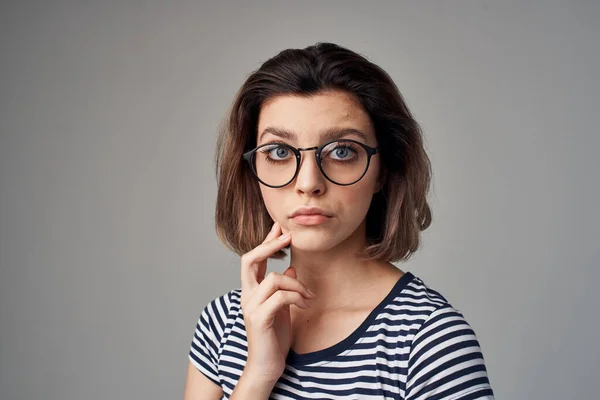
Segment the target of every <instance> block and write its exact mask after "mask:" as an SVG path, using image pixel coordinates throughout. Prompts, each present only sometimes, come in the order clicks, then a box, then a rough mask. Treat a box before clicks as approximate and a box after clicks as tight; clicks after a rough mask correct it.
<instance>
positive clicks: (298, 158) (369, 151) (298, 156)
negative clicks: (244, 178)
mask: <svg viewBox="0 0 600 400" xmlns="http://www.w3.org/2000/svg"><path fill="white" fill-rule="evenodd" d="M334 142H352V143H355V144H357V145H359V146H362V147H363V148H364V149H365V150H366V152H367V166H366V167H365V171H364V172H363V174H362V175H361V176H360V178H358V179H357V180H355V181H354V182H352V183H338V182H336V181H334V180H333V179H331V178H329V177H328V176H327V174H326V173H325V171H323V167H322V166H321V151H322V150H323V149H324V148H325V146H328V145H330V144H331V143H334ZM273 145H278V146H283V147H286V148H288V149H290V150H291V151H292V152H293V153H294V155H295V156H296V172H295V173H294V176H293V177H292V179H290V180H289V181H288V182H287V183H285V184H283V185H279V186H273V185H269V184H268V183H265V182H264V181H262V180H261V179H260V178H259V177H258V173H257V172H256V169H255V168H254V165H253V163H252V157H253V156H254V153H255V152H256V151H257V150H259V149H261V148H263V147H266V146H273ZM308 150H316V151H315V159H316V160H317V165H318V166H319V170H320V171H321V174H323V176H324V177H325V179H327V180H328V181H329V182H331V183H334V184H336V185H339V186H350V185H354V184H355V183H356V182H358V181H360V180H361V179H362V178H363V177H364V176H365V174H366V173H367V171H368V170H369V165H370V164H371V156H372V155H373V154H376V153H380V151H379V148H377V147H370V146H367V145H366V144H364V143H361V142H359V141H356V140H352V139H334V140H330V141H328V142H326V143H323V144H322V145H320V146H315V147H304V148H296V147H294V146H291V145H289V144H287V143H282V142H271V143H265V144H261V145H260V146H258V147H256V148H254V149H252V150H250V151H247V152H245V153H244V154H243V155H242V158H243V159H244V160H246V161H247V162H248V164H249V165H250V169H251V170H252V173H253V174H254V176H256V179H258V181H259V182H260V183H262V184H263V185H265V186H268V187H270V188H275V189H277V188H282V187H284V186H287V185H289V184H290V183H291V182H293V181H294V179H296V177H297V176H298V172H299V171H300V161H301V153H300V152H301V151H308Z"/></svg>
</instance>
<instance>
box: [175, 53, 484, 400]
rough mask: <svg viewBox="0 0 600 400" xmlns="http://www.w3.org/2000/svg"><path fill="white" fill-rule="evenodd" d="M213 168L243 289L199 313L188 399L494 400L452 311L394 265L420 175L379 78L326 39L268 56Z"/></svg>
mask: <svg viewBox="0 0 600 400" xmlns="http://www.w3.org/2000/svg"><path fill="white" fill-rule="evenodd" d="M216 161H217V162H216V164H217V176H218V187H219V190H218V196H217V209H216V229H217V233H218V235H219V237H220V239H221V240H222V241H223V242H224V243H225V244H226V245H227V246H228V247H229V248H230V249H232V250H233V251H234V252H236V253H237V254H239V255H241V288H240V289H235V290H232V291H230V292H228V293H226V294H224V295H222V296H220V297H218V298H216V299H214V300H213V301H211V302H210V303H209V304H208V305H206V307H205V308H204V310H203V311H202V314H201V315H200V318H199V320H198V324H197V326H196V331H195V334H194V336H193V339H192V343H191V348H190V352H189V363H188V376H187V382H186V389H185V398H186V399H188V400H191V399H220V398H225V399H234V400H235V399H238V400H239V399H269V398H271V399H304V398H319V399H337V398H340V399H341V398H344V399H384V398H391V399H427V398H435V399H465V400H466V399H493V392H492V388H491V387H490V383H489V379H488V376H487V370H486V367H485V364H484V359H483V355H482V352H481V348H480V346H479V343H478V341H477V338H476V336H475V333H474V332H473V330H472V329H471V327H470V326H469V324H468V323H467V321H466V320H465V318H464V316H463V315H462V314H461V312H460V311H458V310H457V309H454V308H453V307H452V306H451V305H450V304H449V303H448V301H447V300H446V299H445V298H444V297H443V296H442V295H441V294H440V293H438V292H436V291H435V290H433V289H431V288H429V287H428V286H426V285H425V283H424V282H423V281H422V280H421V279H420V278H418V277H416V276H415V275H413V274H412V273H411V272H404V271H402V270H401V269H399V268H397V267H396V266H394V264H392V262H394V261H405V260H407V259H408V258H409V257H410V256H411V255H412V254H413V253H414V252H415V251H416V250H417V249H418V247H419V235H420V231H422V230H424V229H426V228H427V227H428V226H429V225H430V223H431V212H430V209H429V205H428V204H427V201H426V194H427V190H428V188H429V182H430V177H431V170H430V162H429V159H428V157H427V155H426V153H425V151H424V149H423V142H422V134H421V130H420V128H419V125H418V124H417V122H416V121H415V120H414V119H413V117H412V115H411V113H410V111H409V110H408V108H407V106H406V104H405V102H404V100H403V98H402V96H401V94H400V93H399V91H398V89H397V87H396V86H395V84H394V82H393V81H392V79H391V78H390V77H389V75H388V74H387V73H386V72H384V71H383V70H382V69H381V68H380V67H378V66H377V65H375V64H373V63H371V62H369V61H368V60H367V59H365V58H364V57H363V56H361V55H359V54H356V53H354V52H352V51H350V50H348V49H345V48H343V47H340V46H337V45H335V44H331V43H317V44H316V45H314V46H310V47H307V48H305V49H289V50H285V51H282V52H280V53H279V54H278V55H276V56H275V57H273V58H271V59H269V60H268V61H266V62H265V63H264V64H263V65H262V66H261V67H260V68H259V69H258V70H257V71H255V72H254V73H252V74H251V75H250V76H249V77H248V79H247V80H246V82H245V83H244V84H243V86H242V88H241V89H240V91H239V92H238V94H237V96H236V99H235V101H234V103H233V106H232V108H231V110H230V114H229V117H228V120H227V124H226V125H225V126H224V127H223V129H222V131H221V135H220V137H219V142H218V152H217V159H216ZM284 249H289V256H290V267H289V268H288V269H287V270H286V271H285V272H284V273H283V274H278V273H275V272H270V273H269V274H266V269H267V259H268V258H277V259H281V258H283V257H285V256H286V253H285V252H284ZM265 274H266V276H265Z"/></svg>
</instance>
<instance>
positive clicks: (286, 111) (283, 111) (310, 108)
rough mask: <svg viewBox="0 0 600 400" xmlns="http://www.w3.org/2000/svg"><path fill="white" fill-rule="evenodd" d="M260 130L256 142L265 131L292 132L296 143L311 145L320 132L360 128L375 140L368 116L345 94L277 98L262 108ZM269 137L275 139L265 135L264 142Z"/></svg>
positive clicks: (333, 93) (325, 93)
mask: <svg viewBox="0 0 600 400" xmlns="http://www.w3.org/2000/svg"><path fill="white" fill-rule="evenodd" d="M257 128H258V129H257V138H256V139H257V142H258V141H260V140H259V139H260V138H261V135H262V133H263V131H264V130H265V129H266V128H277V129H283V130H285V131H288V132H292V133H294V134H295V135H296V137H297V138H298V139H297V140H296V142H298V143H299V144H302V143H308V145H313V144H315V143H316V142H319V139H320V136H321V133H323V132H325V131H327V130H331V129H333V128H353V129H358V130H360V131H362V132H364V133H365V135H366V136H367V141H368V142H370V143H372V142H373V141H374V140H375V133H374V131H373V127H372V123H371V119H370V118H369V115H368V113H367V112H366V111H365V110H364V108H363V107H362V105H361V104H360V103H359V101H358V100H357V99H356V98H355V97H354V96H352V95H350V94H347V93H344V92H324V93H319V94H316V95H313V96H310V97H301V96H294V95H282V96H276V97H274V98H272V99H270V100H269V101H268V102H266V103H265V104H263V106H262V107H261V110H260V113H259V116H258V127H257ZM267 138H273V136H272V135H271V134H265V135H264V136H263V139H262V141H265V140H266V139H267ZM262 141H261V142H262ZM292 141H293V140H292Z"/></svg>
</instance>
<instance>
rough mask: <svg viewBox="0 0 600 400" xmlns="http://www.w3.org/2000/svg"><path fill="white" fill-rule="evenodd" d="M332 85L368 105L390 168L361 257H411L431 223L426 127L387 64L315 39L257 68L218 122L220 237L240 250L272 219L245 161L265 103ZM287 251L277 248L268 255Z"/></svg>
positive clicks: (370, 215)
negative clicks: (383, 65) (428, 199)
mask: <svg viewBox="0 0 600 400" xmlns="http://www.w3.org/2000/svg"><path fill="white" fill-rule="evenodd" d="M328 91H343V92H346V93H349V94H351V95H353V96H354V97H355V98H356V99H358V101H359V102H360V104H361V105H362V106H363V107H364V109H365V110H366V111H367V113H368V115H369V116H370V118H371V120H372V123H373V126H374V129H375V135H376V138H377V141H378V144H379V148H380V149H381V153H380V157H381V160H380V165H381V171H382V172H383V171H384V170H385V171H386V175H385V181H384V183H383V186H382V188H381V189H380V190H379V191H378V192H377V193H375V194H374V195H373V198H372V200H371V205H370V206H369V210H368V212H367V216H366V219H367V221H366V234H367V241H368V245H367V246H366V247H365V248H364V249H359V251H358V253H357V257H358V258H359V259H362V260H377V261H381V262H394V261H398V260H401V261H406V260H408V259H409V258H410V256H411V255H412V254H413V253H414V252H415V251H416V250H417V249H418V248H419V240H420V238H419V237H420V231H423V230H425V229H427V227H429V225H430V224H431V210H430V207H429V205H428V203H427V200H426V195H427V192H428V190H429V184H430V179H431V163H430V160H429V158H428V156H427V154H426V153H425V150H424V148H423V138H422V132H421V128H420V126H419V124H418V123H417V122H416V121H415V119H414V118H413V116H412V114H411V113H410V111H409V109H408V107H407V105H406V104H405V102H404V99H403V97H402V95H401V94H400V92H399V90H398V88H397V87H396V85H395V84H394V82H393V81H392V79H391V78H390V76H389V75H388V74H387V73H386V72H385V71H384V70H383V69H381V68H380V67H379V66H377V65H375V64H373V63H371V62H370V61H368V60H367V59H366V58H365V57H364V56H362V55H360V54H357V53H355V52H353V51H351V50H348V49H346V48H344V47H341V46H339V45H336V44H333V43H327V42H318V43H317V44H315V45H312V46H308V47H306V48H304V49H287V50H283V51H281V52H279V54H277V55H276V56H274V57H272V58H270V59H269V60H267V61H265V62H264V63H263V64H262V65H261V66H260V68H258V69H257V70H256V71H254V72H252V73H251V74H250V75H249V76H248V78H247V79H246V81H245V82H244V84H243V85H242V87H241V88H240V89H239V91H238V92H237V94H236V96H235V98H234V100H233V102H232V104H231V106H230V108H229V110H228V113H227V116H226V117H225V119H224V120H223V121H222V123H221V125H220V127H219V137H218V140H217V149H216V150H217V151H216V155H215V165H216V175H217V185H218V193H217V199H216V213H215V228H216V231H217V235H218V237H219V239H220V240H221V241H222V242H223V243H224V244H225V245H226V246H227V247H228V248H229V249H231V250H233V251H234V252H235V253H237V254H238V255H240V256H241V255H243V254H245V253H247V252H249V251H250V250H252V249H253V248H255V247H257V246H258V245H260V244H261V243H262V242H263V240H264V238H265V237H266V235H267V234H268V233H269V231H270V230H271V226H272V225H273V223H274V221H273V219H272V218H271V216H270V215H269V213H268V211H267V209H266V207H265V205H264V201H263V198H262V194H261V192H260V187H259V184H260V183H259V182H258V180H257V179H256V177H255V176H254V175H253V173H252V171H251V170H250V166H249V165H248V164H247V163H246V162H245V160H243V159H242V154H243V153H244V152H246V151H248V150H251V149H253V148H255V147H256V136H257V125H258V115H259V111H260V108H261V105H263V104H264V103H265V102H266V101H268V100H269V99H272V98H273V97H274V96H279V95H294V96H305V97H310V96H313V95H316V94H319V93H324V92H328ZM287 248H289V245H288V246H287V247H286V249H287ZM286 255H287V254H286V253H285V252H284V250H279V251H278V252H276V253H274V254H273V255H272V256H271V257H270V258H275V259H281V258H284V257H285V256H286Z"/></svg>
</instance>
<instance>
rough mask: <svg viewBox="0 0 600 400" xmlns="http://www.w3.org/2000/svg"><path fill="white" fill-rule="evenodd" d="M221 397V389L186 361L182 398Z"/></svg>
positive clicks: (204, 398) (197, 399)
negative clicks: (186, 367)
mask: <svg viewBox="0 0 600 400" xmlns="http://www.w3.org/2000/svg"><path fill="white" fill-rule="evenodd" d="M222 397H223V389H221V387H220V386H219V385H217V384H216V383H214V382H213V381H211V380H210V379H208V378H207V377H206V376H205V375H204V374H202V373H201V372H200V371H198V369H196V367H195V366H194V365H193V364H192V363H191V362H190V361H188V369H187V377H186V380H185V391H184V394H183V399H184V400H219V399H221V398H222Z"/></svg>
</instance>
